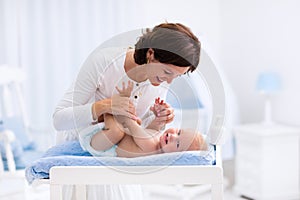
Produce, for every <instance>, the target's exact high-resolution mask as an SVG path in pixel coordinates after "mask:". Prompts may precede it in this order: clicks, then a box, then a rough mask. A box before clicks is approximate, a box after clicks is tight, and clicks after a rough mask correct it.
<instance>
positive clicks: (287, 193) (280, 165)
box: [234, 124, 300, 200]
mask: <svg viewBox="0 0 300 200" xmlns="http://www.w3.org/2000/svg"><path fill="white" fill-rule="evenodd" d="M234 134H235V139H236V159H235V186H234V191H235V192H236V193H237V194H239V195H243V196H246V197H250V198H253V199H257V200H258V199H259V200H260V199H263V200H269V199H270V200H275V199H280V200H282V199H285V200H287V199H299V198H300V195H299V190H300V189H299V187H300V185H299V170H300V168H299V159H300V158H299V156H300V153H299V151H300V149H299V136H300V129H297V128H293V127H289V126H284V125H278V124H274V125H269V126H267V125H263V124H247V125H241V126H239V127H236V128H235V129H234Z"/></svg>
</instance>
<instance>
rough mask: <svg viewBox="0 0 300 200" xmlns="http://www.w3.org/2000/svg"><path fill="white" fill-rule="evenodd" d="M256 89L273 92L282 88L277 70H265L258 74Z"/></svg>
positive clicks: (267, 92)
mask: <svg viewBox="0 0 300 200" xmlns="http://www.w3.org/2000/svg"><path fill="white" fill-rule="evenodd" d="M256 89H257V90H258V91H260V92H262V93H266V94H271V93H275V92H277V91H278V90H280V89H281V80H280V77H279V75H278V74H277V73H275V72H264V73H261V74H260V75H259V76H258V79H257V83H256Z"/></svg>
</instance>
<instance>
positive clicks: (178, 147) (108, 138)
mask: <svg viewBox="0 0 300 200" xmlns="http://www.w3.org/2000/svg"><path fill="white" fill-rule="evenodd" d="M116 89H117V90H118V92H119V95H121V96H130V95H131V92H132V89H133V83H132V82H131V81H129V82H128V85H127V87H126V86H125V84H124V83H123V88H122V89H120V88H118V87H116ZM165 106H166V104H165V103H164V102H163V101H162V100H159V98H158V99H156V100H155V103H154V105H153V106H152V108H151V110H152V111H153V112H154V113H157V111H159V110H162V109H164V107H165ZM104 123H105V129H104V130H99V131H96V132H95V131H94V132H93V133H88V134H81V144H82V146H83V148H84V149H86V150H88V151H90V153H92V154H93V155H95V156H107V155H109V156H118V157H138V156H145V155H152V154H160V153H169V152H178V151H192V150H207V144H206V142H205V140H204V138H203V136H202V134H201V133H199V132H197V131H194V130H191V129H177V128H169V129H167V130H166V131H164V132H163V133H162V132H160V131H157V130H155V129H147V128H143V127H141V126H140V125H139V124H138V123H137V122H136V121H134V120H132V119H130V118H128V117H125V116H113V115H110V114H105V115H104ZM82 141H83V142H82Z"/></svg>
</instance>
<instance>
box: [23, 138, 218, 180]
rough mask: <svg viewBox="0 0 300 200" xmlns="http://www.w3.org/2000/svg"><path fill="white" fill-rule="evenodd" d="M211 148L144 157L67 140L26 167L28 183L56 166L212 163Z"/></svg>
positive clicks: (213, 155)
mask: <svg viewBox="0 0 300 200" xmlns="http://www.w3.org/2000/svg"><path fill="white" fill-rule="evenodd" d="M209 149H210V150H209V151H205V152H200V151H185V152H174V153H164V154H156V155H150V156H142V157H136V158H120V157H93V156H91V154H89V153H88V152H86V151H84V150H82V148H81V147H80V144H79V142H78V141H72V142H65V143H63V144H61V145H57V146H54V147H52V148H50V149H49V150H48V151H47V152H46V153H45V154H44V156H43V157H42V158H40V159H38V160H36V161H35V162H33V163H32V164H31V165H30V166H28V167H27V168H26V170H25V175H26V179H27V181H28V183H30V184H31V183H32V182H33V181H34V180H35V179H48V178H49V171H50V168H51V167H53V166H170V165H212V164H213V163H214V160H215V153H214V150H213V147H212V148H209Z"/></svg>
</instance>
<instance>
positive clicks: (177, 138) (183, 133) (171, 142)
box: [159, 128, 195, 153]
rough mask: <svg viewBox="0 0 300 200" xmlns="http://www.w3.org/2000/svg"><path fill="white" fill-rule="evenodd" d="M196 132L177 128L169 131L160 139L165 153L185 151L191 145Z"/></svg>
mask: <svg viewBox="0 0 300 200" xmlns="http://www.w3.org/2000/svg"><path fill="white" fill-rule="evenodd" d="M194 137H195V132H193V131H190V130H182V129H176V128H169V129H167V130H166V131H165V132H164V133H163V134H162V136H160V138H159V143H160V147H161V149H162V151H163V152H164V153H169V152H178V151H185V150H187V149H188V147H189V146H190V145H191V143H192V141H193V139H194Z"/></svg>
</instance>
